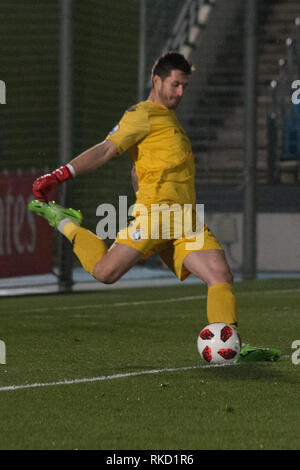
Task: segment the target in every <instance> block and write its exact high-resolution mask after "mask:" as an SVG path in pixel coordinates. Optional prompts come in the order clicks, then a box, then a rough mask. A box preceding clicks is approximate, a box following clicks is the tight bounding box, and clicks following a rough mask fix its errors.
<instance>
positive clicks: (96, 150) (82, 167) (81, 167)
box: [69, 140, 117, 176]
mask: <svg viewBox="0 0 300 470" xmlns="http://www.w3.org/2000/svg"><path fill="white" fill-rule="evenodd" d="M116 154H117V146H116V145H115V144H114V143H113V142H112V141H111V140H104V142H101V143H100V144H97V145H95V146H94V147H92V148H90V149H88V150H86V151H85V152H83V153H82V154H80V155H79V156H78V157H76V158H74V160H71V161H70V163H69V165H70V166H71V167H72V168H73V170H74V176H75V175H76V176H79V175H81V174H83V173H87V172H88V171H93V170H96V169H97V168H99V167H101V166H102V165H104V163H106V162H107V161H108V160H110V159H111V158H112V157H114V156H115V155H116Z"/></svg>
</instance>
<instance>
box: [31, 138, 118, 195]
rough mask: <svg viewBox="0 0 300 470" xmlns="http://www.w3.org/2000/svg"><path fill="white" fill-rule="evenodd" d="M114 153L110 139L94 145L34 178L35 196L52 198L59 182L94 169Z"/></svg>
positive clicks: (33, 189)
mask: <svg viewBox="0 0 300 470" xmlns="http://www.w3.org/2000/svg"><path fill="white" fill-rule="evenodd" d="M116 154H117V147H116V145H115V144H114V143H113V142H111V141H110V140H105V141H104V142H101V143H100V144H97V145H95V146H94V147H92V148H90V149H88V150H86V151H85V152H83V153H82V154H80V155H79V156H78V157H76V158H74V159H73V160H71V161H70V163H68V164H67V165H66V166H62V167H60V168H58V169H57V170H55V171H53V172H52V173H50V174H47V175H44V176H41V177H40V178H38V179H37V180H35V182H34V183H33V188H32V191H33V194H34V196H35V198H36V199H38V200H39V201H43V202H48V201H49V200H51V199H52V198H53V196H52V195H53V194H54V191H55V190H56V188H57V187H58V186H59V185H60V184H61V183H63V182H64V181H68V180H70V179H72V178H74V177H75V176H79V175H81V174H83V173H87V172H89V171H93V170H96V169H97V168H99V167H101V166H102V165H104V163H106V162H107V161H108V160H109V159H110V158H112V157H113V156H115V155H116Z"/></svg>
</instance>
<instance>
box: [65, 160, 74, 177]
mask: <svg viewBox="0 0 300 470" xmlns="http://www.w3.org/2000/svg"><path fill="white" fill-rule="evenodd" d="M66 166H67V167H68V168H69V170H70V172H71V175H72V176H73V178H75V176H76V172H75V170H74V168H73V167H72V165H71V164H70V163H68V164H67V165H66Z"/></svg>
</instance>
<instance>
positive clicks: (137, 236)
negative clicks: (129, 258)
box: [130, 228, 142, 242]
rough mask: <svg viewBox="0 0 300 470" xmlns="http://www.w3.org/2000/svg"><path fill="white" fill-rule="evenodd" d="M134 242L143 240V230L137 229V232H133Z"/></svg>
mask: <svg viewBox="0 0 300 470" xmlns="http://www.w3.org/2000/svg"><path fill="white" fill-rule="evenodd" d="M130 237H131V238H132V240H133V241H135V242H139V241H140V240H141V239H142V229H140V228H137V229H136V230H135V232H132V234H131V235H130Z"/></svg>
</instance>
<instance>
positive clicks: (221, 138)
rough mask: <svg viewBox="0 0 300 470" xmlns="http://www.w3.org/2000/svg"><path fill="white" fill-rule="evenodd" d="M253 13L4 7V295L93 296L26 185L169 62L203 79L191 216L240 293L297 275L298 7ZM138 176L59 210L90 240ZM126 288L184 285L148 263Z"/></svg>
mask: <svg viewBox="0 0 300 470" xmlns="http://www.w3.org/2000/svg"><path fill="white" fill-rule="evenodd" d="M251 4H252V6H251ZM253 5H254V7H253ZM255 5H256V2H254V1H253V2H248V1H240V0H225V1H224V0H222V1H221V0H214V1H209V0H185V1H183V0H114V1H110V0H97V1H96V0H84V1H83V0H73V1H72V0H60V1H56V0H52V1H51V2H41V1H37V0H24V1H23V2H20V1H17V0H1V3H0V16H1V18H2V21H1V25H0V37H1V40H0V57H1V66H0V80H1V83H2V86H1V97H0V102H1V104H0V293H1V294H3V295H5V294H12V293H15V292H17V291H16V288H18V289H19V292H25V291H26V292H29V290H30V291H32V290H33V289H38V290H40V291H42V289H45V286H46V290H48V291H50V290H56V289H58V288H59V289H60V290H69V289H71V288H73V289H77V288H82V287H84V285H88V286H91V284H90V283H91V282H92V278H91V277H90V276H88V275H87V274H85V273H84V272H83V271H82V270H81V269H80V266H79V263H78V262H77V260H75V259H74V257H73V256H72V254H71V255H70V251H69V250H68V247H67V244H65V243H63V241H62V238H61V237H60V236H56V235H55V234H54V233H53V231H52V230H51V229H49V228H48V226H47V224H46V223H44V222H43V221H38V220H37V218H35V217H33V216H32V215H31V214H29V213H28V211H27V210H26V205H27V202H28V200H29V199H30V197H31V185H32V182H33V180H34V178H35V177H36V176H37V175H41V174H44V173H45V172H46V171H52V170H54V169H55V168H57V167H58V166H60V165H61V164H63V163H66V162H67V161H69V160H70V159H71V158H73V157H74V156H76V155H77V154H79V153H81V152H82V151H84V150H85V149H87V148H89V147H91V146H92V145H94V144H96V143H98V142H100V141H102V140H103V139H104V138H105V137H106V135H107V134H108V132H109V131H110V130H111V129H112V128H113V127H114V126H115V125H116V124H117V123H118V120H119V119H120V118H121V116H122V114H123V112H124V110H125V109H126V108H128V107H129V106H131V105H132V104H134V103H136V102H137V101H139V100H144V99H147V95H148V92H149V76H150V72H151V67H152V64H153V61H154V60H155V59H156V57H157V56H158V55H160V54H161V53H162V52H163V51H166V50H170V49H172V50H179V51H181V52H182V53H184V54H185V56H186V57H187V58H188V59H189V60H191V61H192V62H193V63H194V64H195V67H196V71H195V72H194V74H193V77H192V79H191V85H190V87H189V89H188V90H187V92H186V96H185V99H184V100H183V102H182V104H181V107H180V109H179V110H178V117H179V119H180V120H181V122H182V125H183V127H184V128H185V129H186V131H187V133H188V135H189V136H190V139H191V143H192V146H193V150H194V155H195V161H196V168H197V176H196V189H197V202H198V203H204V204H205V217H206V222H207V224H208V225H209V226H210V228H211V230H212V231H213V232H215V234H216V236H217V238H218V239H219V240H220V241H221V243H223V245H224V248H225V250H226V253H227V257H228V261H229V263H230V265H231V268H232V269H233V271H234V272H235V273H236V276H237V278H239V277H243V278H244V279H253V278H255V277H261V276H273V277H274V276H277V275H278V276H281V277H282V276H283V275H285V276H289V277H292V276H297V275H298V274H299V272H300V245H299V233H300V214H299V207H300V177H299V159H300V130H299V129H300V105H299V104H298V98H299V101H300V92H299V94H297V89H298V88H299V89H300V86H299V85H297V83H296V81H297V80H300V4H299V0H284V1H283V0H282V1H281V0H261V1H260V2H257V9H256V8H255ZM253 32H254V33H253ZM255 77H256V78H255ZM3 85H5V86H3ZM293 86H294V88H293ZM293 93H294V95H293ZM4 94H5V96H4ZM292 96H294V98H295V99H294V100H293V101H294V102H293V101H292ZM4 98H5V99H4ZM130 169H131V162H130V158H129V156H128V155H127V154H124V155H123V156H121V157H118V158H116V159H113V160H112V161H110V162H109V163H108V164H106V165H105V167H103V168H102V169H99V170H98V171H96V172H94V173H92V174H88V175H86V176H83V177H80V178H78V179H75V181H73V182H71V183H68V184H67V185H65V187H64V190H63V193H62V194H60V198H61V199H62V200H63V201H65V202H66V203H67V204H68V205H70V206H71V205H72V206H73V207H75V208H78V209H80V210H82V212H83V214H84V218H85V222H84V225H85V226H86V227H88V228H89V229H91V230H93V231H95V230H96V225H97V223H98V221H99V218H98V217H97V216H96V209H97V207H98V205H99V204H102V203H111V204H114V205H115V206H116V208H118V201H119V196H120V195H128V197H129V199H128V202H129V204H131V203H132V202H133V201H134V193H133V190H132V188H131V181H130ZM108 243H111V241H108ZM191 281H192V279H191ZM122 282H123V285H125V283H127V284H126V285H133V284H135V285H136V284H138V283H141V282H145V283H147V282H149V283H150V284H151V285H155V283H159V284H160V285H161V283H162V282H165V283H167V282H177V281H176V279H175V278H174V277H173V276H172V274H171V273H169V272H168V271H167V270H165V269H164V267H163V265H162V264H161V262H160V261H159V259H157V258H156V257H152V258H150V259H149V260H148V261H147V262H144V263H143V264H140V265H139V266H138V267H137V268H136V269H134V270H133V271H132V272H131V273H129V274H128V275H127V277H126V278H125V279H124V280H123V281H120V283H121V284H120V283H119V284H118V285H119V286H120V285H122ZM85 283H87V284H85ZM21 288H22V289H23V288H26V290H22V289H21Z"/></svg>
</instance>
